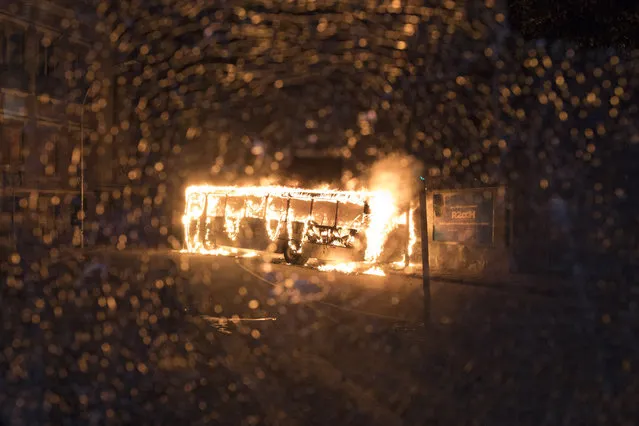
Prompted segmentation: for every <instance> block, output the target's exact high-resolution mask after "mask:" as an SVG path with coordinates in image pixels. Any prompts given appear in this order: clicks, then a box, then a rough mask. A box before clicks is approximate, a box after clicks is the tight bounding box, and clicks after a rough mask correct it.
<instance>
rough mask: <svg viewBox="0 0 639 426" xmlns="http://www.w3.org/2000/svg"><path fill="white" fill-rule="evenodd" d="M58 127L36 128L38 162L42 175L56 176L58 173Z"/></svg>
mask: <svg viewBox="0 0 639 426" xmlns="http://www.w3.org/2000/svg"><path fill="white" fill-rule="evenodd" d="M58 131H59V130H58V129H54V128H46V127H44V128H40V129H38V133H39V139H40V141H41V142H40V143H41V144H42V145H41V146H42V149H41V150H40V164H41V165H42V174H43V176H49V177H50V176H56V175H57V173H58V149H59V145H60V143H59V135H58Z"/></svg>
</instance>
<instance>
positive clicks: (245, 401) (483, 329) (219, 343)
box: [0, 251, 637, 425]
mask: <svg viewBox="0 0 639 426" xmlns="http://www.w3.org/2000/svg"><path fill="white" fill-rule="evenodd" d="M22 270H23V274H22V276H23V283H22V284H20V283H18V284H16V283H15V282H13V281H11V282H10V283H9V285H8V286H7V287H6V288H5V289H4V292H3V308H6V307H8V309H3V312H2V315H3V333H4V334H3V342H4V347H3V351H2V354H3V358H2V359H1V361H2V362H1V363H2V365H1V366H2V367H3V371H4V370H6V371H7V373H6V374H5V375H4V377H2V383H0V385H2V386H1V387H0V388H1V389H4V391H3V392H0V406H1V407H2V415H3V417H2V418H3V419H4V420H5V423H7V424H46V423H47V422H48V423H50V424H79V423H81V424H131V423H135V424H175V423H185V424H229V425H235V424H247V425H252V424H272V425H307V424H308V425H313V424H317V425H327V424H335V425H338V424H339V425H341V424H349V425H351V424H352V425H359V424H361V425H401V424H408V425H415V424H446V425H448V424H450V425H460V424H488V425H493V424H499V425H502V424H503V425H512V424H517V425H528V424H530V425H555V424H594V423H597V422H600V423H601V424H624V421H626V420H627V421H630V420H632V419H633V417H632V416H631V410H632V409H633V407H634V402H633V401H635V400H636V399H635V397H636V396H637V391H636V389H637V387H636V386H637V380H636V378H635V376H634V375H633V374H632V371H633V370H632V369H633V368H634V357H635V355H636V352H633V350H634V349H636V347H635V348H634V349H633V348H631V346H628V345H625V343H624V345H625V346H623V345H622V343H619V345H621V346H620V348H621V347H622V348H623V350H619V351H617V352H615V354H614V356H612V357H608V358H606V354H610V353H611V352H603V351H601V346H602V342H603V340H602V339H603V338H602V336H601V335H599V334H597V332H596V327H594V326H593V323H594V322H596V321H595V320H593V318H592V316H589V315H588V312H584V311H583V309H582V308H583V307H582V306H581V305H580V304H579V303H578V301H577V298H576V297H571V296H565V297H546V296H540V295H535V294H524V293H521V292H508V291H495V290H494V289H490V288H483V287H476V286H475V287H473V286H463V285H457V284H451V283H447V282H439V281H434V282H433V283H432V299H433V312H432V316H431V319H432V322H431V324H430V325H429V326H428V327H425V326H424V324H423V310H422V294H421V281H420V280H419V279H415V278H410V277H406V276H402V275H395V274H388V275H387V276H385V277H378V276H367V275H344V274H340V273H329V272H319V271H317V270H315V269H312V268H303V267H291V266H288V265H284V264H281V263H278V260H277V259H267V261H264V259H262V258H260V257H214V256H201V255H191V254H184V253H176V252H153V251H125V252H117V251H96V252H92V253H90V254H89V255H88V256H79V255H73V254H69V255H64V256H63V255H61V256H60V257H58V258H53V259H46V260H41V261H40V262H37V263H28V262H27V263H26V264H24V265H22ZM18 281H19V280H18ZM4 367H6V368H4ZM628 424H632V423H628Z"/></svg>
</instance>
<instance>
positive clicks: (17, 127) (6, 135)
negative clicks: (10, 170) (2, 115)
mask: <svg viewBox="0 0 639 426" xmlns="http://www.w3.org/2000/svg"><path fill="white" fill-rule="evenodd" d="M0 138H1V140H0V164H2V165H5V166H6V165H11V166H21V165H22V164H23V160H24V158H23V155H22V152H23V151H22V150H23V146H24V126H23V125H22V123H7V122H5V123H1V124H0Z"/></svg>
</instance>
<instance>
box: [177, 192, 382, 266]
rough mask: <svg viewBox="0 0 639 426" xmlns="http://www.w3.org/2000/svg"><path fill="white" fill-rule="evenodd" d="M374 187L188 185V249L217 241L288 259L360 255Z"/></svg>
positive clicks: (211, 245)
mask: <svg viewBox="0 0 639 426" xmlns="http://www.w3.org/2000/svg"><path fill="white" fill-rule="evenodd" d="M375 196H376V194H375V193H368V192H355V191H331V190H305V189H296V188H282V187H248V188H236V187H215V186H192V187H189V188H188V189H187V192H186V213H185V215H184V227H185V233H186V235H185V237H186V244H187V249H188V251H194V252H197V251H211V250H215V249H216V248H217V247H218V246H230V247H238V248H243V249H252V250H261V251H271V252H275V253H282V254H284V257H285V259H286V261H287V262H289V263H292V264H298V265H303V264H305V263H306V261H307V260H308V259H309V258H317V259H319V260H323V261H363V260H365V256H366V247H367V244H366V240H367V237H366V235H367V232H366V231H367V229H368V225H369V222H370V216H371V211H370V201H371V199H372V198H374V197H375Z"/></svg>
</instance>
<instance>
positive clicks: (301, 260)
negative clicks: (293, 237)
mask: <svg viewBox="0 0 639 426" xmlns="http://www.w3.org/2000/svg"><path fill="white" fill-rule="evenodd" d="M284 260H286V263H288V264H291V265H300V266H302V265H305V264H306V262H308V256H305V255H304V253H298V252H296V251H295V250H293V249H292V248H291V246H289V245H288V244H287V245H286V248H285V249H284Z"/></svg>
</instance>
